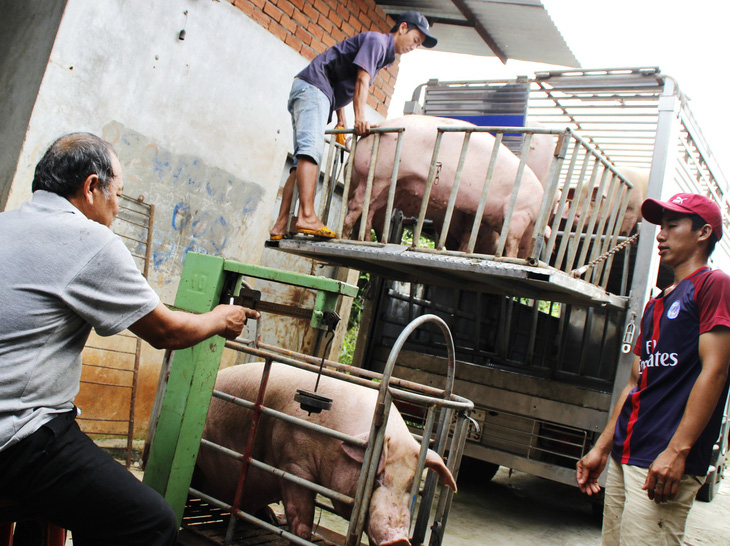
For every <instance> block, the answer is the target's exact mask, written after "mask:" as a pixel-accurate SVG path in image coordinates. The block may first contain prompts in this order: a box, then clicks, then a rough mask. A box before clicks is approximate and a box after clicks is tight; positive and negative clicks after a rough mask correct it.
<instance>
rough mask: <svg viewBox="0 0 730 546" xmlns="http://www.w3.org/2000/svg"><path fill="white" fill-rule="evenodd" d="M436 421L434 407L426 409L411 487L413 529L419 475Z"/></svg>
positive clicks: (419, 480) (424, 465)
mask: <svg viewBox="0 0 730 546" xmlns="http://www.w3.org/2000/svg"><path fill="white" fill-rule="evenodd" d="M435 421H436V406H431V407H430V408H428V413H427V414H426V425H425V426H424V427H423V438H422V439H421V450H420V451H419V452H418V463H417V464H416V476H415V478H414V479H413V486H412V487H411V509H410V514H411V527H413V523H414V520H413V515H414V512H415V510H416V500H417V499H418V490H419V488H420V486H421V479H420V478H421V475H422V474H423V469H424V468H425V467H426V455H428V445H429V443H430V442H431V435H432V434H433V425H434V423H435Z"/></svg>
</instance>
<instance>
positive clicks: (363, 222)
mask: <svg viewBox="0 0 730 546" xmlns="http://www.w3.org/2000/svg"><path fill="white" fill-rule="evenodd" d="M373 138H374V139H375V140H374V141H373V149H372V151H371V153H370V169H369V170H368V179H367V183H366V184H365V200H364V201H363V204H362V215H361V216H360V235H359V236H358V240H359V241H364V240H365V229H366V227H367V224H368V215H369V214H370V197H371V195H372V193H373V180H374V178H375V168H376V166H377V162H378V152H379V151H380V133H375V135H374V136H373ZM387 220H388V219H387V218H386V221H387ZM369 240H370V236H369V234H368V241H369Z"/></svg>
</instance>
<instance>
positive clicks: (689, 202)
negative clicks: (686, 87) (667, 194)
mask: <svg viewBox="0 0 730 546" xmlns="http://www.w3.org/2000/svg"><path fill="white" fill-rule="evenodd" d="M665 210H671V211H672V212H679V213H681V214H697V215H699V216H700V218H702V219H703V220H704V221H705V222H707V223H708V224H710V226H711V227H712V233H713V234H714V235H715V237H717V240H718V241H719V240H720V238H721V237H722V212H721V211H720V207H719V206H718V204H717V203H715V202H714V201H713V200H712V199H710V198H709V197H705V196H704V195H698V194H696V193H678V194H677V195H675V196H673V197H671V198H670V199H668V200H667V201H666V202H665V201H658V200H657V199H647V200H646V201H644V202H643V203H642V205H641V215H642V216H643V217H644V218H645V219H646V220H648V221H649V222H651V223H652V224H661V223H662V215H663V214H664V211H665Z"/></svg>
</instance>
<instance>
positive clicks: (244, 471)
mask: <svg viewBox="0 0 730 546" xmlns="http://www.w3.org/2000/svg"><path fill="white" fill-rule="evenodd" d="M270 372H271V359H270V358H269V359H266V362H265V364H264V369H263V372H262V374H261V383H260V386H259V392H258V396H257V398H256V405H255V407H254V410H253V416H252V417H251V426H250V427H249V429H248V439H247V440H246V453H245V454H244V457H243V460H242V463H243V464H242V465H241V474H240V476H239V478H238V485H237V486H236V494H235V496H234V498H233V506H232V510H234V511H237V510H239V508H240V506H241V496H242V494H243V488H244V486H245V484H246V477H247V475H248V469H249V464H250V461H251V455H252V453H253V443H254V439H255V438H256V431H257V430H258V426H259V420H260V418H261V408H263V406H264V394H265V392H266V386H267V385H268V382H269V373H270ZM235 527H236V520H235V518H231V521H230V524H229V526H228V531H227V532H226V540H225V543H226V544H230V543H231V540H233V533H234V531H235Z"/></svg>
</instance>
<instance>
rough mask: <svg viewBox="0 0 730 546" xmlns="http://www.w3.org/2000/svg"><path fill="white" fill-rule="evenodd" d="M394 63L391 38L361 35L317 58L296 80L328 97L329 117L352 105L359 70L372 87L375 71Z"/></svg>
mask: <svg viewBox="0 0 730 546" xmlns="http://www.w3.org/2000/svg"><path fill="white" fill-rule="evenodd" d="M394 61H395V44H394V42H393V35H392V34H381V33H380V32H363V33H361V34H358V35H357V36H353V37H352V38H348V39H347V40H344V41H342V42H340V43H338V44H335V45H333V46H332V47H331V48H329V49H328V50H327V51H325V52H323V53H320V54H319V55H317V56H316V57H315V58H314V60H313V61H312V62H311V63H309V65H308V66H307V67H306V68H305V69H304V70H302V71H301V72H300V73H299V74H297V75H296V77H297V78H299V79H300V80H304V81H305V82H307V83H310V84H312V85H314V86H315V87H316V88H318V89H320V90H321V91H322V92H323V93H324V94H325V95H327V98H328V99H329V100H330V114H331V113H332V112H334V111H335V110H338V109H339V108H342V107H343V106H347V105H348V104H350V103H351V102H352V98H353V96H354V95H355V82H356V81H357V71H358V68H362V69H363V70H365V71H366V72H367V73H368V74H370V82H371V83H372V81H373V78H375V75H376V74H377V73H378V71H379V70H380V69H381V68H383V67H384V66H387V65H389V64H392V63H393V62H394Z"/></svg>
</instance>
